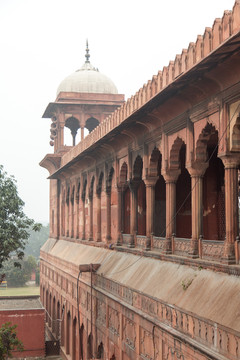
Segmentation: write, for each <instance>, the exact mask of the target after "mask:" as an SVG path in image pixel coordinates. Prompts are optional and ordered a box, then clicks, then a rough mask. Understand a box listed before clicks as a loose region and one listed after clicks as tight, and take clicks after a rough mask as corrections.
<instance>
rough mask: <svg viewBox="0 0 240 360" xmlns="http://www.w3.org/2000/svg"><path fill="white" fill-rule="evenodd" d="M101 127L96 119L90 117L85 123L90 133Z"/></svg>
mask: <svg viewBox="0 0 240 360" xmlns="http://www.w3.org/2000/svg"><path fill="white" fill-rule="evenodd" d="M98 125H99V121H98V120H97V119H95V118H94V117H90V118H88V119H87V121H86V123H85V128H86V129H87V130H88V132H89V133H90V132H92V131H93V130H94V129H95V128H96V127H97V126H98Z"/></svg>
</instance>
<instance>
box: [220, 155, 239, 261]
mask: <svg viewBox="0 0 240 360" xmlns="http://www.w3.org/2000/svg"><path fill="white" fill-rule="evenodd" d="M223 162H224V165H225V222H226V240H225V243H224V253H223V261H224V262H227V263H233V262H234V261H235V253H234V243H235V240H236V237H237V236H238V234H239V228H238V168H237V164H233V163H229V162H228V161H223Z"/></svg>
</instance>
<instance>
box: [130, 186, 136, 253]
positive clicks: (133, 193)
mask: <svg viewBox="0 0 240 360" xmlns="http://www.w3.org/2000/svg"><path fill="white" fill-rule="evenodd" d="M129 187H130V191H131V198H130V201H131V203H130V206H131V211H130V234H131V241H130V244H129V246H130V247H135V245H136V244H135V238H136V234H137V216H138V213H137V207H138V199H137V189H138V183H137V182H133V181H132V182H130V184H129Z"/></svg>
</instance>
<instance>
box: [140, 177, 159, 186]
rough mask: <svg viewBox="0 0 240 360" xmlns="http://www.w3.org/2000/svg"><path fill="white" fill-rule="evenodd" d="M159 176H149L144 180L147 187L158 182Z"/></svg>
mask: <svg viewBox="0 0 240 360" xmlns="http://www.w3.org/2000/svg"><path fill="white" fill-rule="evenodd" d="M158 179H159V178H158V176H148V177H146V178H145V179H144V180H143V181H144V183H145V185H146V187H153V186H155V185H156V182H157V181H158Z"/></svg>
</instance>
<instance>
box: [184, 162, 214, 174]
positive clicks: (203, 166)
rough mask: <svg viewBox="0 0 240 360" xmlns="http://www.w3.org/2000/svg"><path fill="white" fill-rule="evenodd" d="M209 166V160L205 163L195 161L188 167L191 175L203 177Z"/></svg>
mask: <svg viewBox="0 0 240 360" xmlns="http://www.w3.org/2000/svg"><path fill="white" fill-rule="evenodd" d="M208 166H209V163H208V161H207V162H204V163H203V162H194V163H193V164H192V165H191V166H189V167H187V170H188V172H189V174H190V176H191V177H203V176H204V174H205V171H206V170H207V168H208Z"/></svg>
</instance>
